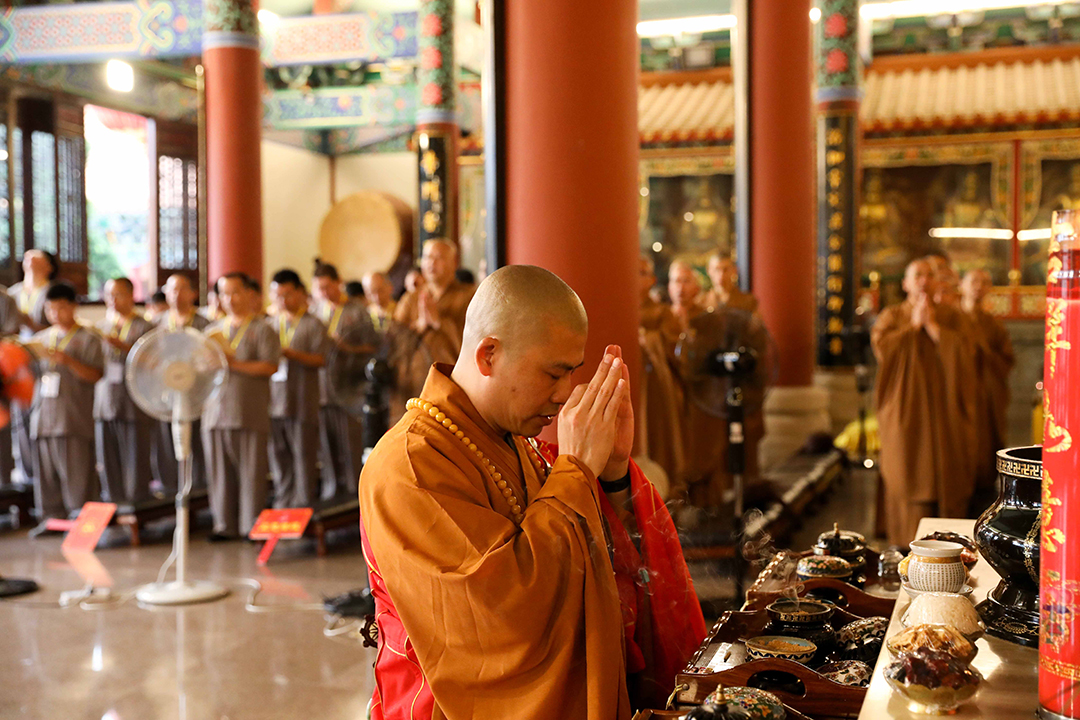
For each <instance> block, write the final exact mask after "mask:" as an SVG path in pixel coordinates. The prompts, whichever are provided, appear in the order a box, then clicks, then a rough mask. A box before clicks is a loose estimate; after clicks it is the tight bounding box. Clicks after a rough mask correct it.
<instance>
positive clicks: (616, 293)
mask: <svg viewBox="0 0 1080 720" xmlns="http://www.w3.org/2000/svg"><path fill="white" fill-rule="evenodd" d="M636 23H637V3H636V2H633V1H632V0H616V1H615V2H606V3H595V2H586V3H582V2H580V1H579V0H544V2H509V3H506V55H507V57H506V66H507V70H506V143H505V147H506V245H507V248H506V250H507V258H508V260H509V262H510V263H519V264H531V265H539V266H541V267H545V268H547V269H548V270H551V271H552V272H554V273H556V274H557V275H559V277H561V278H563V279H564V280H565V281H566V282H567V283H569V285H570V286H571V287H573V288H574V290H576V291H577V293H578V295H580V296H581V299H582V301H583V302H584V304H585V308H586V310H587V311H588V313H589V345H588V349H587V352H586V359H585V362H586V368H587V369H588V370H587V372H589V373H590V375H589V376H591V372H592V370H593V369H594V368H595V367H596V364H597V363H598V362H599V361H600V358H601V355H602V353H603V350H604V346H605V345H607V344H609V343H616V344H619V345H621V346H622V348H623V351H624V353H625V355H626V357H627V362H628V364H629V366H630V371H631V374H632V377H633V378H634V379H635V380H636V379H637V377H638V373H637V370H638V368H639V363H638V340H637V335H638V310H639V307H638V304H639V300H638V291H637V285H638V279H637V276H638V254H639V250H638V224H637V223H638V206H637V203H638V199H639V196H638V187H637V176H638V130H637V73H638V62H639V59H638V53H639V48H638V38H637V31H636ZM582 379H587V377H586V375H585V373H582Z"/></svg>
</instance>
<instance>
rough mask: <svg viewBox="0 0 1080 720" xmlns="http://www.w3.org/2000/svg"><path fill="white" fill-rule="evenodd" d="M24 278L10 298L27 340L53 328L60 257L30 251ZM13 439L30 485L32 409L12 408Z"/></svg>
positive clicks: (18, 461)
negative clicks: (51, 307)
mask: <svg viewBox="0 0 1080 720" xmlns="http://www.w3.org/2000/svg"><path fill="white" fill-rule="evenodd" d="M22 268H23V279H22V282H17V283H15V284H14V285H12V286H11V287H10V288H8V295H10V296H11V297H12V298H14V299H15V304H16V306H17V307H18V308H19V314H20V320H21V322H22V328H21V329H20V331H19V338H20V339H22V340H24V341H26V340H29V339H30V338H32V337H33V336H34V333H36V332H39V331H41V330H44V329H45V328H47V327H49V319H48V318H47V317H46V316H45V293H46V291H48V289H49V284H50V283H52V281H53V280H55V279H56V276H57V275H58V274H59V272H60V263H59V262H58V261H57V260H56V256H55V255H53V254H52V253H50V252H46V251H45V250H27V251H26V252H25V253H23V260H22ZM11 438H12V446H13V449H14V460H15V467H17V468H18V469H19V474H20V475H22V480H23V482H24V483H26V484H28V485H32V484H33V482H34V445H33V443H32V442H31V440H30V408H28V407H23V406H22V405H19V404H17V403H16V404H15V406H14V407H12V409H11Z"/></svg>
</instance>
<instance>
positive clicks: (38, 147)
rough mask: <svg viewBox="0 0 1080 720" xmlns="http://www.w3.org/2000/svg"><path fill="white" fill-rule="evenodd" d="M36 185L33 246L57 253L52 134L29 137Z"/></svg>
mask: <svg viewBox="0 0 1080 720" xmlns="http://www.w3.org/2000/svg"><path fill="white" fill-rule="evenodd" d="M30 156H31V159H32V169H31V173H32V177H33V182H32V183H31V186H32V188H33V199H34V203H33V211H34V219H33V230H34V247H35V248H38V249H41V250H48V251H50V252H53V253H55V252H56V139H55V138H54V137H53V135H52V133H48V132H40V131H34V132H32V133H31V134H30Z"/></svg>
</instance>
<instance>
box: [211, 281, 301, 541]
mask: <svg viewBox="0 0 1080 720" xmlns="http://www.w3.org/2000/svg"><path fill="white" fill-rule="evenodd" d="M219 294H220V297H221V303H222V305H223V307H224V308H225V312H226V313H227V314H226V317H225V318H224V319H222V320H219V321H217V322H215V323H214V324H212V325H210V327H208V328H207V329H206V331H205V332H206V335H207V337H210V338H211V339H213V340H215V341H216V342H218V343H220V344H221V347H222V349H223V350H224V351H225V354H226V356H227V357H228V360H229V375H228V379H227V380H226V381H225V383H224V385H222V387H221V388H220V389H219V391H218V393H217V394H216V395H215V396H214V397H212V398H211V399H210V402H209V403H207V406H206V408H205V410H204V411H203V417H202V434H203V447H204V449H205V451H206V464H207V471H208V479H209V485H210V487H209V489H210V511H211V513H212V514H213V516H214V531H213V533H211V535H210V537H209V539H210V541H211V542H217V541H221V540H231V539H236V538H239V537H240V536H242V535H247V533H248V532H250V531H251V528H252V526H253V525H254V524H255V520H256V519H257V518H258V516H259V513H260V512H261V511H262V510H263V509H264V508H265V507H266V493H267V455H266V452H267V437H268V436H269V434H270V376H271V375H273V374H274V373H275V372H277V369H278V360H279V359H280V358H281V345H280V344H279V343H278V337H277V333H275V332H274V331H273V330H272V329H271V328H270V326H269V325H267V324H266V322H265V321H264V320H259V319H258V318H256V316H255V310H256V308H254V307H253V306H252V299H251V297H252V294H251V292H250V291H249V290H248V278H247V276H246V275H244V274H243V273H229V274H227V275H225V276H224V277H223V278H222V280H221V282H220V283H219Z"/></svg>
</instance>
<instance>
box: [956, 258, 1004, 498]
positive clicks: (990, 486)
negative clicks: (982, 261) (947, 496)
mask: <svg viewBox="0 0 1080 720" xmlns="http://www.w3.org/2000/svg"><path fill="white" fill-rule="evenodd" d="M991 287H992V283H991V280H990V273H988V272H987V271H986V270H981V269H980V270H971V271H969V272H968V273H967V274H966V275H965V276H964V281H963V282H962V283H961V285H960V294H961V298H962V299H961V307H962V308H963V310H964V313H965V314H966V315H967V317H968V319H969V320H970V321H971V325H972V326H973V328H974V329H975V331H976V342H977V343H978V359H979V376H978V380H979V405H978V412H977V413H976V415H975V417H976V419H977V421H978V423H977V426H976V427H977V430H978V436H979V442H978V445H977V447H978V450H979V455H978V462H977V463H976V466H975V469H976V484H975V493H976V497H975V498H973V500H972V508H971V509H972V510H973V511H975V512H981V511H982V510H985V509H986V508H987V507H989V503H990V502H991V501H993V499H994V497H995V496H996V491H997V463H996V455H997V451H998V450H1001V449H1002V448H1004V447H1005V444H1006V441H1005V436H1006V420H1005V416H1006V413H1007V411H1008V408H1009V373H1010V372H1011V371H1012V368H1013V365H1015V364H1016V356H1015V355H1014V354H1013V347H1012V338H1010V337H1009V331H1008V330H1006V329H1005V326H1004V325H1003V324H1002V323H1001V321H1000V320H998V319H997V318H996V317H994V316H993V315H991V314H990V313H988V312H986V310H985V309H984V308H983V300H984V299H985V298H986V295H987V293H988V292H990V288H991Z"/></svg>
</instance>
